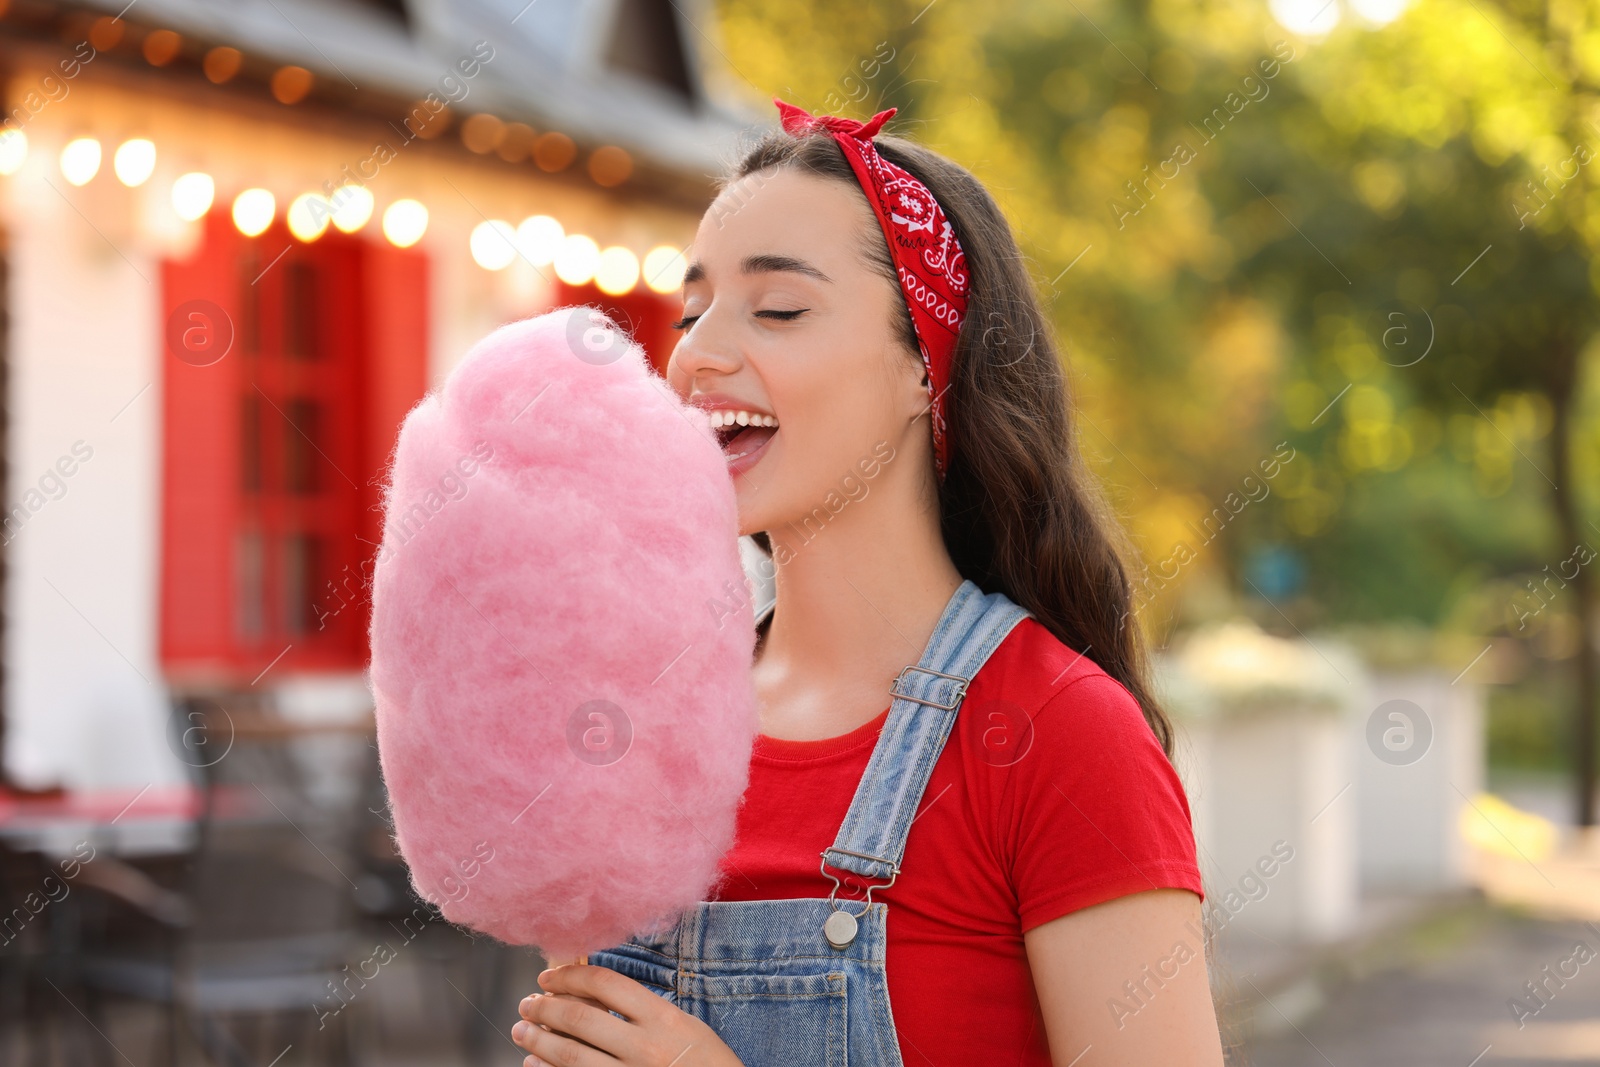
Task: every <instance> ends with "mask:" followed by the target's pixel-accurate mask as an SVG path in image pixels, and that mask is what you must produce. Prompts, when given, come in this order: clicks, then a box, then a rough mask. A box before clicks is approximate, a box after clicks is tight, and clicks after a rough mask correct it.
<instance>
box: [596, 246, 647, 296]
mask: <svg viewBox="0 0 1600 1067" xmlns="http://www.w3.org/2000/svg"><path fill="white" fill-rule="evenodd" d="M594 284H595V285H596V286H598V287H599V289H600V291H601V292H602V293H607V294H609V295H611V296H621V295H622V294H623V293H626V292H628V291H629V290H630V289H632V288H633V287H634V286H635V285H638V284H639V257H638V256H636V255H634V254H633V252H632V251H631V250H629V249H626V248H623V247H622V246H621V245H612V246H611V247H610V248H608V249H606V250H605V251H604V252H601V253H600V259H599V261H598V262H597V263H596V264H595V269H594Z"/></svg>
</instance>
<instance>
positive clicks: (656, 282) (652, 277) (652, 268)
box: [644, 245, 689, 293]
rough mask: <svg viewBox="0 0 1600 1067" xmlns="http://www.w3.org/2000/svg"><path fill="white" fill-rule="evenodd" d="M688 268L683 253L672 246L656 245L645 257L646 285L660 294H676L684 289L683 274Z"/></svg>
mask: <svg viewBox="0 0 1600 1067" xmlns="http://www.w3.org/2000/svg"><path fill="white" fill-rule="evenodd" d="M688 266H689V264H688V261H687V260H685V259H684V258H683V253H682V252H681V251H679V250H678V249H676V248H674V247H673V246H672V245H656V246H655V247H654V248H652V249H651V250H650V251H648V252H646V253H645V256H644V283H645V284H646V285H648V286H649V287H650V288H652V289H654V290H655V291H656V292H658V293H675V292H677V291H678V290H679V289H681V288H683V272H684V271H685V270H687V269H688Z"/></svg>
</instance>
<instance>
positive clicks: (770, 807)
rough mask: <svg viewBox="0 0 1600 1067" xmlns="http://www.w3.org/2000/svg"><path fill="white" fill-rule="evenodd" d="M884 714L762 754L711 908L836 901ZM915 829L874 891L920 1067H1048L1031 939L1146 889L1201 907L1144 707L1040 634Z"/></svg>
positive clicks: (1032, 630) (1033, 634) (1011, 666)
mask: <svg viewBox="0 0 1600 1067" xmlns="http://www.w3.org/2000/svg"><path fill="white" fill-rule="evenodd" d="M888 715H889V709H888V708H887V707H886V708H885V709H884V710H883V712H882V714H880V715H879V716H878V717H877V718H875V719H873V720H872V721H871V722H869V723H866V724H864V725H863V726H861V727H859V728H858V729H856V730H853V731H851V732H850V733H848V734H844V735H843V736H840V737H832V738H826V739H822V740H816V741H789V740H780V739H777V738H770V737H765V736H759V737H757V739H756V744H755V751H754V753H753V755H752V757H751V767H750V784H749V787H748V788H747V790H746V792H745V794H744V800H743V802H742V805H741V807H740V810H739V815H738V824H737V837H736V841H735V844H734V847H733V849H732V850H730V851H729V852H728V853H727V854H726V855H725V856H724V857H723V859H722V863H721V877H720V878H719V881H718V885H717V887H716V889H714V890H713V892H712V895H711V898H710V899H714V900H781V899H791V898H796V897H826V896H827V895H828V892H829V891H830V890H831V889H832V888H833V883H832V882H831V881H830V880H829V879H828V878H826V877H824V876H823V874H822V872H821V871H820V870H818V865H819V863H820V862H821V856H820V855H819V853H821V852H822V850H823V849H825V848H827V847H828V846H829V845H831V844H833V842H834V839H835V837H836V836H837V834H838V831H839V824H840V823H841V822H843V821H844V816H845V812H846V811H847V810H848V809H849V807H850V800H851V798H852V797H853V796H854V795H855V790H856V786H857V785H858V784H859V783H860V781H861V776H862V774H863V772H864V771H865V770H866V767H867V760H868V758H869V757H870V756H871V755H872V749H873V745H874V744H875V743H876V742H877V738H878V734H879V732H880V731H881V730H882V729H883V725H884V722H885V720H886V719H887V718H888ZM917 811H918V814H917V816H916V819H915V821H914V822H913V823H912V824H911V832H910V836H909V837H908V838H907V840H906V849H905V856H904V858H903V860H902V861H901V864H900V866H901V870H900V875H899V877H898V878H897V879H896V881H895V883H894V885H893V886H891V887H890V888H888V889H887V890H882V891H877V890H875V891H874V892H873V900H874V901H882V902H884V903H885V904H887V905H888V906H889V911H888V948H887V963H886V968H887V972H888V982H889V1002H890V1008H891V1010H892V1011H893V1013H894V1021H895V1029H896V1031H897V1032H898V1035H899V1040H900V1048H901V1054H902V1057H903V1058H904V1060H905V1062H906V1064H907V1065H908V1067H913V1065H915V1064H919V1063H941V1064H943V1063H1004V1064H1037V1065H1039V1067H1050V1054H1049V1045H1048V1042H1047V1040H1046V1035H1045V1032H1044V1022H1043V1016H1042V1015H1041V1014H1040V1010H1039V1003H1038V998H1037V996H1036V994H1035V992H1034V988H1033V979H1032V975H1031V972H1030V971H1029V969H1028V960H1027V955H1026V953H1025V951H1024V945H1023V940H1022V935H1023V933H1024V932H1026V931H1028V930H1031V929H1032V928H1034V927H1035V926H1039V925H1041V924H1043V923H1046V922H1048V921H1050V920H1051V919H1054V918H1057V917H1059V916H1062V915H1065V914H1067V913H1068V912H1071V911H1075V910H1077V909H1079V908H1085V907H1088V906H1090V905H1092V904H1098V903H1101V902H1102V901H1106V900H1111V899H1113V898H1115V897H1119V896H1124V895H1126V894H1129V893H1137V892H1140V891H1141V890H1147V889H1152V888H1166V887H1176V888H1181V889H1188V890H1192V891H1193V892H1194V893H1196V894H1200V893H1201V892H1202V891H1201V888H1200V871H1199V868H1198V866H1197V864H1196V861H1195V845H1194V833H1193V829H1192V825H1191V823H1190V816H1189V804H1188V800H1187V799H1186V797H1185V796H1184V792H1183V786H1182V784H1181V783H1180V782H1179V780H1178V776H1177V774H1176V773H1174V771H1173V769H1172V765H1171V764H1170V763H1169V762H1168V761H1167V758H1166V756H1165V755H1164V754H1163V753H1162V751H1161V746H1160V745H1159V743H1157V741H1156V739H1155V736H1154V734H1152V733H1151V731H1150V728H1149V726H1148V725H1146V723H1145V721H1144V716H1143V714H1142V713H1141V711H1140V709H1139V704H1138V702H1137V701H1136V700H1134V698H1133V696H1132V695H1131V694H1130V693H1129V692H1128V690H1127V689H1125V688H1124V687H1123V686H1122V685H1121V683H1119V682H1117V681H1116V679H1114V678H1112V677H1111V676H1110V675H1108V674H1106V673H1105V672H1104V671H1103V670H1101V669H1100V667H1099V665H1098V664H1096V663H1095V662H1094V661H1092V660H1091V659H1089V658H1088V657H1087V656H1080V655H1079V654H1078V653H1076V652H1074V651H1073V650H1071V649H1070V648H1067V647H1066V646H1065V645H1063V644H1062V643H1061V642H1060V641H1058V640H1057V639H1056V638H1055V636H1054V635H1052V634H1051V633H1050V631H1049V630H1047V629H1046V628H1045V627H1044V626H1043V625H1042V624H1041V623H1039V622H1038V621H1037V620H1035V619H1033V618H1026V619H1023V620H1022V621H1021V622H1020V623H1018V624H1017V625H1016V627H1015V628H1013V629H1012V631H1011V632H1010V633H1009V634H1007V635H1006V638H1005V640H1004V641H1002V642H1001V643H1000V646H999V647H998V648H997V649H995V651H994V653H993V654H992V655H991V656H990V658H989V660H988V662H986V663H985V664H984V666H983V669H982V670H980V671H979V672H978V674H977V676H976V677H975V678H974V679H973V680H972V684H971V686H970V687H969V688H968V690H967V695H966V698H965V700H964V701H963V703H962V705H961V709H960V711H959V712H958V713H957V714H956V721H955V725H954V726H953V727H952V728H951V731H950V737H949V740H948V741H946V742H945V746H944V750H943V751H942V752H941V753H940V755H939V759H938V762H937V763H935V764H934V768H933V775H932V777H931V778H930V779H929V780H928V786H927V789H926V790H925V792H924V793H923V795H922V799H921V802H920V803H919V804H918V807H917ZM830 870H831V871H832V873H833V874H834V875H835V876H837V877H839V878H840V879H841V881H843V882H844V888H843V889H841V890H840V894H839V896H840V899H841V900H845V899H846V898H847V897H848V898H849V899H852V900H856V901H859V900H860V897H861V890H862V884H863V883H862V881H861V880H860V879H859V878H857V877H856V876H855V875H853V874H850V873H849V872H847V871H841V870H836V869H833V868H830ZM873 884H875V885H881V884H882V882H881V881H875V882H874V883H873ZM847 906H849V907H850V909H851V910H852V911H859V910H860V907H859V904H858V903H857V904H850V905H847ZM819 933H820V932H819Z"/></svg>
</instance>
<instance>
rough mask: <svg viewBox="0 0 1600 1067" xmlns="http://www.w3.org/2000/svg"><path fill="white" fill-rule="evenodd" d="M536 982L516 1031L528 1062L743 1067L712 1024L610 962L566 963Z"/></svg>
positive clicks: (582, 1066)
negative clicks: (540, 989) (542, 991)
mask: <svg viewBox="0 0 1600 1067" xmlns="http://www.w3.org/2000/svg"><path fill="white" fill-rule="evenodd" d="M539 984H540V985H541V986H543V987H544V989H545V990H547V991H548V992H547V993H546V994H545V995H539V994H535V995H533V996H530V997H527V998H526V999H524V1000H523V1002H522V1018H523V1019H524V1020H526V1021H525V1022H519V1023H518V1024H517V1025H516V1026H514V1027H512V1029H511V1039H512V1040H513V1041H515V1042H516V1043H517V1044H518V1045H519V1046H520V1047H522V1048H524V1049H527V1050H528V1052H529V1053H531V1055H530V1056H529V1057H528V1058H527V1059H526V1060H524V1061H523V1064H524V1067H539V1065H540V1064H549V1065H551V1067H616V1065H617V1064H626V1065H627V1067H669V1065H670V1067H744V1065H743V1064H742V1063H740V1061H739V1057H738V1056H735V1055H734V1054H733V1050H732V1049H730V1048H729V1047H728V1046H727V1045H725V1044H723V1042H722V1039H721V1038H719V1037H718V1036H717V1035H716V1031H714V1030H712V1029H711V1027H709V1026H707V1025H706V1024H705V1023H703V1022H701V1021H700V1020H699V1019H696V1018H695V1017H694V1016H692V1015H690V1014H688V1013H687V1012H685V1011H683V1010H682V1009H681V1008H679V1007H677V1006H676V1005H675V1004H672V1003H669V1002H668V1001H667V1000H666V999H664V998H663V997H660V996H657V995H656V994H655V993H652V992H650V990H648V989H646V988H645V987H644V986H642V985H640V984H639V983H638V982H635V981H634V980H633V979H632V978H629V977H628V976H627V975H624V974H618V973H617V972H616V971H613V970H611V969H610V968H609V967H595V966H591V965H589V964H584V963H569V964H566V965H564V966H561V967H556V968H553V969H551V970H547V971H544V972H543V973H541V974H540V975H539ZM613 1011H615V1012H618V1013H620V1014H622V1015H624V1016H626V1018H625V1019H619V1018H617V1017H616V1016H615V1015H612V1014H610V1012H613ZM555 1031H561V1032H560V1033H556V1032H555ZM568 1035H570V1036H568ZM574 1038H576V1039H577V1040H574Z"/></svg>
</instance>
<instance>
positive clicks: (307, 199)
mask: <svg viewBox="0 0 1600 1067" xmlns="http://www.w3.org/2000/svg"><path fill="white" fill-rule="evenodd" d="M287 217H288V221H289V232H290V233H292V234H294V235H295V237H297V238H299V239H300V240H302V241H306V242H308V243H309V242H311V241H315V240H316V239H317V238H318V237H321V236H322V235H323V233H324V232H325V231H326V230H327V228H328V220H330V219H332V218H333V206H332V205H331V204H329V203H328V200H327V198H326V197H324V196H323V195H322V194H321V193H301V194H300V195H299V196H297V197H295V198H294V202H293V203H291V204H290V205H289V213H288V216H287Z"/></svg>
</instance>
